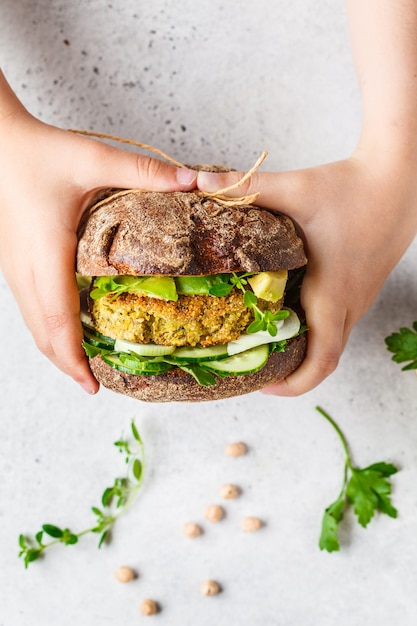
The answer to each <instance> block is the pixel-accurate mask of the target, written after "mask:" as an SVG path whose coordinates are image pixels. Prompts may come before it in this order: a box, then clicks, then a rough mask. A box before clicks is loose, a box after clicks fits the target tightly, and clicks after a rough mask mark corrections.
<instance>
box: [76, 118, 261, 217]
mask: <svg viewBox="0 0 417 626" xmlns="http://www.w3.org/2000/svg"><path fill="white" fill-rule="evenodd" d="M68 130H69V132H71V133H76V134H77V135H84V136H87V137H95V138H97V139H106V140H109V141H116V142H118V143H125V144H129V145H132V146H135V147H137V148H140V149H142V150H148V151H149V152H152V153H154V154H156V155H157V156H159V157H161V158H162V159H164V160H165V161H168V163H171V164H172V165H175V166H176V167H179V168H186V167H187V166H186V165H184V163H180V162H179V161H177V160H176V159H174V158H172V157H171V156H169V155H168V154H166V153H165V152H163V151H162V150H159V148H155V147H154V146H151V145H149V144H145V143H141V142H139V141H135V140H134V139H125V138H123V137H117V136H114V135H108V134H105V133H98V132H94V131H89V130H78V129H72V128H70V129H68ZM267 155H268V153H267V152H266V151H263V152H262V154H261V155H260V157H259V158H258V159H257V161H256V163H255V164H254V165H253V166H252V167H251V168H250V170H249V171H248V172H246V174H244V175H243V176H242V178H240V179H239V180H238V181H237V182H236V183H234V184H233V185H229V186H228V187H224V188H222V189H218V190H216V191H202V190H200V189H198V190H193V193H197V194H198V195H201V196H203V197H205V198H212V199H213V200H216V202H218V203H219V204H222V205H223V206H242V205H244V206H245V205H247V206H249V205H251V204H253V203H254V202H255V201H256V200H257V198H259V196H260V194H259V193H254V194H251V195H246V196H240V197H237V198H230V197H228V196H227V195H226V194H228V193H229V192H230V191H234V190H235V189H237V188H239V187H240V186H241V185H243V184H244V183H245V182H247V181H248V180H249V179H250V178H251V176H253V174H254V173H255V172H256V170H257V169H258V168H259V167H260V166H261V164H262V163H263V161H264V160H265V159H266V157H267ZM145 192H146V190H144V189H123V190H120V191H115V192H114V193H112V194H111V195H109V196H106V198H104V199H103V200H100V201H99V202H96V203H95V204H94V205H93V206H91V207H90V209H89V212H90V213H91V212H92V211H95V210H96V209H98V208H99V207H100V206H102V205H103V204H107V203H108V202H111V201H112V200H114V199H115V198H118V197H120V196H124V195H127V194H131V193H145Z"/></svg>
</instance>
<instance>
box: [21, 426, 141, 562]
mask: <svg viewBox="0 0 417 626" xmlns="http://www.w3.org/2000/svg"><path fill="white" fill-rule="evenodd" d="M131 431H132V434H133V438H134V441H133V442H129V441H127V440H124V439H119V440H118V441H116V442H115V446H116V447H117V448H118V450H119V452H120V453H121V454H124V455H125V461H126V464H127V465H128V469H127V475H126V476H124V477H122V478H115V480H114V482H113V484H112V485H111V486H109V487H106V488H105V489H104V491H103V494H102V496H101V503H102V505H103V509H100V508H98V507H97V506H93V507H91V510H92V512H93V514H94V515H95V517H96V523H95V524H94V525H93V526H90V527H89V528H87V529H85V530H82V531H80V532H77V533H74V532H72V531H71V530H70V529H69V528H59V526H55V525H54V524H43V525H42V530H40V531H39V532H37V533H36V534H35V535H34V536H33V537H32V536H26V535H23V534H20V535H19V539H18V542H19V547H20V552H19V557H20V558H22V559H23V562H24V566H25V567H26V568H27V567H29V564H30V563H32V562H33V561H36V560H37V559H39V558H40V557H41V556H43V554H44V551H45V550H46V549H47V548H50V547H51V546H54V545H56V544H58V543H61V544H64V545H67V546H71V545H75V544H77V543H78V541H79V539H80V537H82V536H83V535H87V534H88V533H99V534H100V540H99V544H98V547H99V548H100V547H101V546H102V545H103V543H104V542H105V541H108V539H109V537H110V533H111V530H112V529H113V526H114V524H115V522H116V521H117V520H118V518H119V517H120V516H121V515H122V514H123V513H125V512H126V511H127V510H128V508H129V507H130V506H132V504H133V502H134V501H135V499H136V496H137V495H138V492H139V489H140V487H141V485H142V480H143V474H144V446H143V442H142V439H141V437H140V435H139V431H138V429H137V427H136V425H135V423H134V421H133V420H132V422H131ZM45 534H46V535H48V536H49V537H52V539H53V541H49V542H48V543H43V537H44V535H45Z"/></svg>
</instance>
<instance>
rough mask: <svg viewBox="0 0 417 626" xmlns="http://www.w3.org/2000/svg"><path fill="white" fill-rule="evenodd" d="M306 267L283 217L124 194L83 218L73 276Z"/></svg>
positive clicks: (210, 202)
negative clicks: (75, 273) (78, 274)
mask: <svg viewBox="0 0 417 626" xmlns="http://www.w3.org/2000/svg"><path fill="white" fill-rule="evenodd" d="M306 262H307V259H306V257H305V254H304V248H303V242H302V240H301V239H300V237H299V236H298V235H297V233H296V230H295V227H294V224H293V222H292V221H291V219H290V218H288V217H287V216H285V215H282V214H275V213H272V212H270V211H267V210H265V209H261V208H259V207H256V206H252V205H250V206H247V205H238V206H236V205H234V206H232V207H230V206H224V205H223V204H221V203H219V202H216V200H214V199H211V198H207V197H204V196H202V195H200V194H199V193H196V192H169V193H162V192H130V193H127V194H125V195H121V196H118V197H115V198H114V199H109V201H108V202H106V203H105V204H103V205H101V206H100V207H98V208H97V209H95V210H93V211H92V212H91V213H87V214H86V217H85V219H84V220H83V221H82V223H81V226H80V230H79V243H78V250H77V259H76V271H77V272H78V273H80V274H83V275H86V276H111V275H117V274H133V275H152V274H167V275H173V276H175V275H201V274H216V273H221V272H259V271H274V270H280V269H287V270H291V269H295V268H298V267H302V266H303V265H305V264H306Z"/></svg>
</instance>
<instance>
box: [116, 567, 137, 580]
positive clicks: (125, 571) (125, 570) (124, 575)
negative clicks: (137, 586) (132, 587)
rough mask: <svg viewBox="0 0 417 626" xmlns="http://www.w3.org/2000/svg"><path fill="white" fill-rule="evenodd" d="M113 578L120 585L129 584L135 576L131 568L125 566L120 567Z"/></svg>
mask: <svg viewBox="0 0 417 626" xmlns="http://www.w3.org/2000/svg"><path fill="white" fill-rule="evenodd" d="M114 575H115V577H116V578H117V580H118V581H119V582H120V583H130V582H131V581H132V580H133V579H134V578H136V574H135V572H134V571H133V569H132V568H131V567H127V565H121V566H120V567H118V568H117V570H116V571H115V572H114Z"/></svg>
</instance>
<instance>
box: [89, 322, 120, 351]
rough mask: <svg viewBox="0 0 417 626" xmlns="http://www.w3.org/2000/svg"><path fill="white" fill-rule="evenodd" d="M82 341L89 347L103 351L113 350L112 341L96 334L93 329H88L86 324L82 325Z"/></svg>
mask: <svg viewBox="0 0 417 626" xmlns="http://www.w3.org/2000/svg"><path fill="white" fill-rule="evenodd" d="M83 333H84V340H85V341H86V343H89V344H90V345H91V346H95V347H96V348H102V349H103V350H113V347H114V339H111V338H110V337H105V336H104V335H100V334H97V332H96V331H95V330H94V329H93V328H89V327H88V326H86V324H83Z"/></svg>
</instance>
